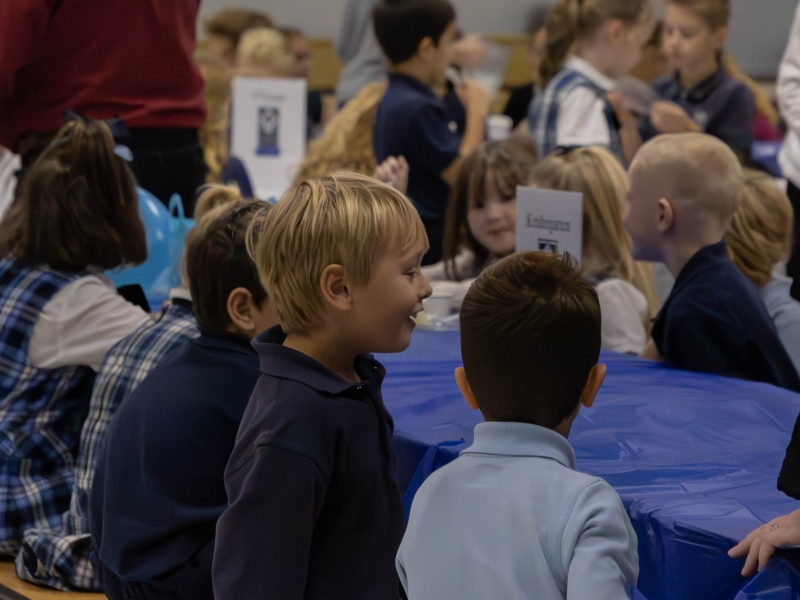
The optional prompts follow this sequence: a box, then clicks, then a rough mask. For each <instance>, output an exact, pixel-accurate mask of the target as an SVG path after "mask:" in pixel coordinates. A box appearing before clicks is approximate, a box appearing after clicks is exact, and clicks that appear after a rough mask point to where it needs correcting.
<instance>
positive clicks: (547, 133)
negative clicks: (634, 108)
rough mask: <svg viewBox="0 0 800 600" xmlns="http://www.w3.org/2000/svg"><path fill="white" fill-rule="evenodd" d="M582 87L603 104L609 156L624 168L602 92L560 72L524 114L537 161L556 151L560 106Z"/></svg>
mask: <svg viewBox="0 0 800 600" xmlns="http://www.w3.org/2000/svg"><path fill="white" fill-rule="evenodd" d="M580 87H585V88H589V89H590V90H592V91H593V92H594V93H596V94H597V96H598V98H600V99H602V100H603V102H604V104H605V111H604V113H605V117H606V121H607V122H608V132H609V134H610V135H611V144H610V145H609V148H608V149H609V150H610V151H611V152H613V153H614V154H615V155H616V156H617V158H619V159H620V161H621V162H622V164H626V161H625V154H624V153H623V151H622V142H621V141H620V139H619V123H618V122H617V117H616V115H615V114H614V109H613V108H612V107H611V105H610V104H609V103H608V100H607V99H606V92H605V90H603V89H602V88H600V87H598V86H597V85H596V84H595V83H594V82H593V81H592V80H591V79H589V78H588V77H586V76H585V75H583V74H582V73H578V72H577V71H573V70H571V69H566V68H565V69H561V70H560V71H559V72H558V73H557V74H556V76H555V77H553V79H551V80H550V83H548V84H547V86H545V88H544V89H543V90H542V91H540V92H539V93H538V94H536V96H535V97H534V99H533V102H531V106H530V109H529V111H528V129H529V130H530V133H531V137H532V138H533V141H534V142H535V143H536V148H537V149H538V151H539V156H540V157H545V156H547V155H548V154H550V153H551V152H552V151H553V150H555V149H556V148H557V147H558V141H557V135H556V134H557V128H558V117H559V113H560V111H561V105H562V104H563V103H564V100H565V99H566V98H567V96H568V95H569V93H570V92H572V91H573V90H575V89H577V88H580Z"/></svg>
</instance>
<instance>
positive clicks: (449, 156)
mask: <svg viewBox="0 0 800 600" xmlns="http://www.w3.org/2000/svg"><path fill="white" fill-rule="evenodd" d="M456 104H457V100H454V99H453V98H452V97H446V98H445V100H442V99H441V98H439V97H438V96H437V95H436V94H435V93H434V91H433V89H431V87H430V86H428V85H425V84H424V83H422V82H421V81H419V80H418V79H415V78H414V77H409V76H407V75H401V74H399V73H392V74H390V75H389V87H388V88H387V90H386V94H385V95H384V97H383V100H381V103H380V105H379V106H378V113H377V116H376V118H375V131H374V137H373V144H374V150H375V159H376V160H377V161H378V163H381V162H383V161H384V160H386V159H387V158H388V157H390V156H401V155H402V156H404V157H405V158H406V160H407V161H408V166H409V174H408V190H407V195H408V197H409V198H410V199H411V201H412V202H413V203H414V206H415V207H416V208H417V211H419V214H420V216H421V217H422V218H423V219H426V220H429V221H442V220H444V216H445V212H446V211H447V201H448V198H449V197H450V186H449V185H448V184H447V183H446V182H445V181H444V180H443V179H442V177H441V174H442V171H444V170H445V169H447V167H449V166H450V165H451V164H452V163H453V161H454V160H456V159H457V158H458V157H459V156H460V148H461V136H462V134H463V126H462V123H463V122H464V121H465V119H466V117H465V113H464V112H463V107H460V103H458V106H456Z"/></svg>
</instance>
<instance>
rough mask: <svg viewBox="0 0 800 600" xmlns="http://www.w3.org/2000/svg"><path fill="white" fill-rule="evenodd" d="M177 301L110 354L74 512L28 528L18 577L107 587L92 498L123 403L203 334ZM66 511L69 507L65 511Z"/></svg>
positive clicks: (87, 435) (87, 427)
mask: <svg viewBox="0 0 800 600" xmlns="http://www.w3.org/2000/svg"><path fill="white" fill-rule="evenodd" d="M181 302H182V301H180V300H176V301H175V303H173V304H171V305H169V306H168V307H167V308H166V309H164V310H163V311H162V312H161V313H160V314H159V316H158V317H157V318H156V319H155V320H154V321H152V322H149V323H145V324H144V325H141V326H140V327H139V328H138V329H137V330H136V331H134V332H133V333H132V334H130V335H129V336H128V337H126V338H124V339H122V340H120V341H119V342H117V344H116V345H115V346H114V347H112V348H111V350H109V351H108V353H107V354H106V357H105V360H104V361H103V366H102V367H101V368H100V372H99V373H98V374H97V380H96V381H95V385H94V391H93V392H92V399H91V403H90V406H89V416H88V417H86V421H85V423H84V425H83V431H82V432H81V442H80V451H79V452H78V460H77V465H76V468H75V487H74V490H73V492H72V501H71V502H70V504H69V510H67V511H66V512H65V513H64V514H63V515H60V517H59V520H58V524H57V525H56V526H54V527H50V528H37V529H29V530H28V531H26V532H25V538H24V540H23V546H22V552H20V553H19V555H18V556H17V565H16V570H17V575H19V577H20V578H22V579H25V580H27V581H31V582H33V583H38V584H40V585H48V586H50V587H54V588H56V589H60V590H72V589H75V588H80V589H86V590H97V591H100V590H101V586H100V582H99V580H98V578H97V577H96V576H95V574H94V569H93V567H92V563H91V560H90V555H89V552H90V546H91V539H90V531H89V523H90V521H89V517H90V515H89V496H90V494H91V489H92V480H93V479H94V473H95V466H96V465H97V460H98V458H99V453H100V449H101V446H102V443H103V440H104V439H105V434H106V432H107V431H108V428H109V426H110V425H111V422H112V420H113V417H114V415H115V414H116V412H117V409H118V408H119V407H120V405H121V404H122V402H124V401H125V400H126V399H127V398H128V396H130V395H131V393H133V390H135V389H136V387H137V386H138V385H139V384H140V383H141V382H142V381H143V380H144V378H145V377H146V376H147V374H148V373H150V371H152V370H153V368H154V367H155V366H156V365H157V364H158V362H159V361H160V360H161V359H162V358H164V357H165V356H166V355H167V354H169V353H170V352H171V351H172V350H173V349H175V348H178V347H179V346H180V345H182V344H183V342H184V341H186V340H187V339H190V338H195V337H197V336H198V335H200V332H199V331H198V330H197V327H196V325H195V320H194V314H193V313H192V310H191V307H190V305H189V303H188V302H187V303H186V305H182V304H181ZM65 510H66V509H65Z"/></svg>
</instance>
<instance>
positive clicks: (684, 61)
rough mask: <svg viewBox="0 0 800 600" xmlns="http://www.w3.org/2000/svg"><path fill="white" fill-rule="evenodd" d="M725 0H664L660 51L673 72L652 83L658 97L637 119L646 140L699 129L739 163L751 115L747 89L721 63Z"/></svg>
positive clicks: (745, 153)
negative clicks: (646, 113)
mask: <svg viewBox="0 0 800 600" xmlns="http://www.w3.org/2000/svg"><path fill="white" fill-rule="evenodd" d="M730 12H731V8H730V0H668V1H667V3H666V10H665V14H664V53H665V55H666V57H667V59H668V60H669V63H670V65H672V67H673V68H674V69H675V75H674V76H672V77H668V78H665V79H660V80H658V81H656V82H655V83H654V84H653V85H654V87H655V89H656V91H657V92H658V94H659V96H661V98H662V99H663V100H662V101H659V102H656V103H655V104H653V107H652V109H651V112H650V117H649V119H645V120H644V121H643V122H642V126H641V133H642V138H643V139H644V140H645V141H646V140H649V139H650V138H652V137H654V136H655V135H658V134H659V133H685V132H705V133H708V134H710V135H713V136H714V137H717V138H719V139H721V140H722V141H723V142H725V143H726V144H728V145H729V146H730V147H731V148H732V149H733V150H734V152H736V154H737V156H738V157H739V160H740V161H744V159H746V158H748V157H749V156H750V147H751V146H752V145H753V127H754V123H755V118H756V110H755V100H754V98H753V93H752V92H751V91H750V90H749V89H748V87H747V86H746V85H744V84H743V83H741V82H739V81H737V80H735V79H734V78H733V77H731V75H730V74H729V73H728V72H727V71H726V70H725V67H723V66H722V64H721V60H720V59H721V56H722V52H723V48H724V46H725V41H726V39H727V36H728V20H729V18H730Z"/></svg>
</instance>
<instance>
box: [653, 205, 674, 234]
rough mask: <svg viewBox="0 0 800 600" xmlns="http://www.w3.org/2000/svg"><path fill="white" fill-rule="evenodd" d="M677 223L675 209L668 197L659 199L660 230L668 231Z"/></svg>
mask: <svg viewBox="0 0 800 600" xmlns="http://www.w3.org/2000/svg"><path fill="white" fill-rule="evenodd" d="M674 224H675V209H674V208H673V206H672V202H670V201H669V200H667V199H666V198H661V200H659V201H658V225H657V227H658V232H659V233H666V232H668V231H669V230H670V229H672V226H673V225H674Z"/></svg>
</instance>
